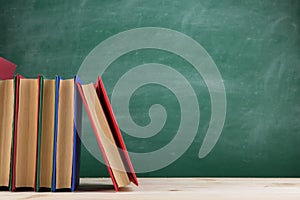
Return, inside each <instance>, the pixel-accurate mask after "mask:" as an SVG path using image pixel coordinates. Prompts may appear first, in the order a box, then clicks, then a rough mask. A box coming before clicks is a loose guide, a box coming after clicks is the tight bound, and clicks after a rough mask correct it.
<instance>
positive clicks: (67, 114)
mask: <svg viewBox="0 0 300 200" xmlns="http://www.w3.org/2000/svg"><path fill="white" fill-rule="evenodd" d="M75 81H76V77H75V78H74V79H66V80H64V79H61V78H60V77H59V76H57V78H56V92H55V93H56V99H55V110H56V111H55V112H56V113H55V126H54V151H53V152H54V155H53V166H54V167H53V171H52V191H74V190H75V189H76V187H77V186H78V184H79V159H80V151H79V150H80V147H79V146H80V145H79V144H80V142H79V138H78V130H77V129H78V128H80V123H81V122H78V121H80V118H81V113H80V110H79V109H78V108H77V105H76V104H77V100H78V98H77V97H76V90H75ZM76 122H77V123H76Z"/></svg>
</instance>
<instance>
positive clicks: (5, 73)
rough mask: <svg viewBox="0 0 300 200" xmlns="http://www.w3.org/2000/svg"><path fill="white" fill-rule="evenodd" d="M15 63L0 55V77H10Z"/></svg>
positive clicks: (14, 68)
mask: <svg viewBox="0 0 300 200" xmlns="http://www.w3.org/2000/svg"><path fill="white" fill-rule="evenodd" d="M16 66H17V65H16V64H14V63H12V62H10V61H8V60H6V59H4V58H2V57H0V79H2V80H5V79H12V78H13V77H14V73H15V70H16Z"/></svg>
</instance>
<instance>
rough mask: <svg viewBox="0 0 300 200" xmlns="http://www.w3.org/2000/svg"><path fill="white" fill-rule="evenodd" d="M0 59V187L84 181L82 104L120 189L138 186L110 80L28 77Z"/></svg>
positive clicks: (53, 186) (66, 186) (63, 186)
mask: <svg viewBox="0 0 300 200" xmlns="http://www.w3.org/2000/svg"><path fill="white" fill-rule="evenodd" d="M15 67H16V65H14V64H13V63H11V62H9V61H7V60H5V59H2V58H0V69H1V70H2V69H3V70H2V71H1V70H0V79H5V80H0V95H1V96H2V97H3V98H1V99H0V190H8V189H9V190H11V191H53V192H55V191H75V190H76V189H77V187H78V185H79V171H80V170H79V167H80V149H81V140H80V135H81V128H82V125H81V123H82V105H84V106H85V108H86V109H87V112H88V115H89V119H90V121H91V124H92V126H93V129H94V134H95V136H96V140H97V142H98V145H99V147H100V149H101V151H102V154H103V157H104V160H105V163H106V166H107V169H108V171H109V174H110V176H111V179H112V182H113V185H114V188H115V190H116V191H118V190H119V188H120V187H124V186H126V185H128V184H130V182H133V183H134V184H136V185H138V182H137V179H136V175H135V173H134V170H133V167H132V164H131V161H130V158H129V155H128V152H127V150H126V147H125V143H124V141H123V138H122V135H121V132H120V129H119V128H118V125H117V122H116V119H115V117H114V114H113V111H112V108H111V105H110V103H109V99H108V96H107V94H106V91H105V88H104V84H103V82H102V80H101V79H100V77H99V78H98V80H97V83H96V84H93V83H91V84H87V85H81V81H80V79H79V77H78V76H75V78H72V79H61V78H60V77H59V76H57V77H56V79H55V80H52V79H46V78H44V77H43V76H42V75H39V76H38V78H25V77H22V76H21V75H19V74H17V75H16V76H15V77H14V79H12V76H13V74H14V70H15Z"/></svg>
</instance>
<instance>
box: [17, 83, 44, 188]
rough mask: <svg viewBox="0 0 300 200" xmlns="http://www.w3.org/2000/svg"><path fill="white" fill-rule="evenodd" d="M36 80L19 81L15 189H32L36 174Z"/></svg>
mask: <svg viewBox="0 0 300 200" xmlns="http://www.w3.org/2000/svg"><path fill="white" fill-rule="evenodd" d="M38 93H39V91H38V80H37V79H20V89H19V111H18V129H17V144H16V145H17V152H16V187H32V188H33V187H34V184H35V172H36V170H35V169H36V150H37V144H36V141H37V123H38Z"/></svg>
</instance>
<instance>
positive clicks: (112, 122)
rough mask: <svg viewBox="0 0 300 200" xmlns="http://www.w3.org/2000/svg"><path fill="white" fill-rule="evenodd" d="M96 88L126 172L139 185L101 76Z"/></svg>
mask: <svg viewBox="0 0 300 200" xmlns="http://www.w3.org/2000/svg"><path fill="white" fill-rule="evenodd" d="M95 88H96V91H97V95H98V98H99V100H100V102H101V105H102V107H103V110H104V113H105V116H106V118H107V121H108V123H109V126H110V128H111V130H112V133H113V136H114V139H115V141H116V144H117V146H118V148H119V149H121V151H120V154H121V157H122V159H123V160H124V165H125V168H126V172H127V174H128V176H129V179H130V181H131V182H133V183H134V184H135V185H138V180H137V177H136V174H135V172H134V169H133V166H132V163H131V160H130V157H129V155H128V151H127V149H126V146H125V142H124V140H123V137H122V134H121V131H120V129H119V126H118V124H117V120H116V118H115V116H114V113H113V110H112V106H111V104H110V102H109V98H108V95H107V93H106V90H105V87H104V84H103V81H102V79H101V78H100V77H99V76H98V78H97V82H96V85H95Z"/></svg>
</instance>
